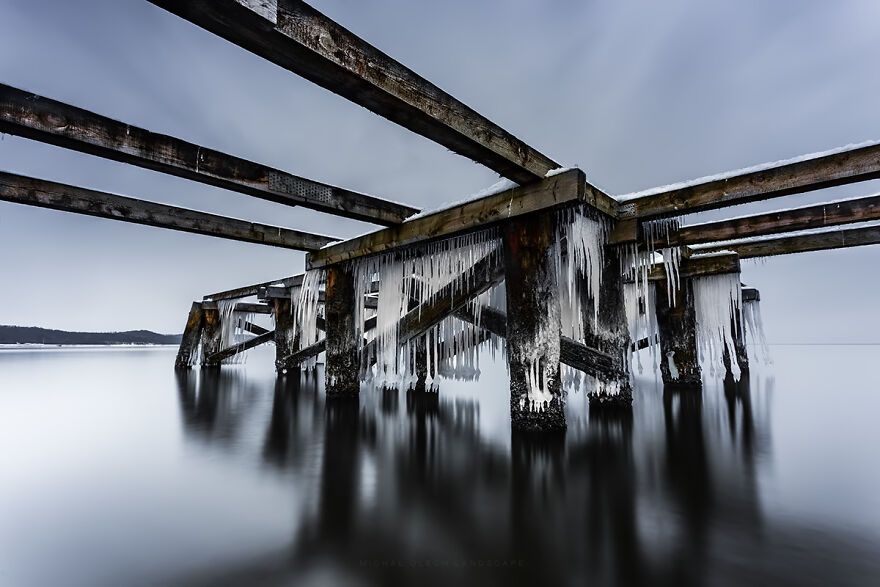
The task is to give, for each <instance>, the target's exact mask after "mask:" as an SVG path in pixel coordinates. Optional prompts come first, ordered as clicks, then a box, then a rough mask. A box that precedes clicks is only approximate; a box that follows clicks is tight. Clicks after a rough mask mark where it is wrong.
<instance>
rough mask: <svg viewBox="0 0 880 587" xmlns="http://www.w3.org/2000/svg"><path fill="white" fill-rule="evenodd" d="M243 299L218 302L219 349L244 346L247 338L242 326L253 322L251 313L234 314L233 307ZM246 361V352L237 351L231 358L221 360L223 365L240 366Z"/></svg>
mask: <svg viewBox="0 0 880 587" xmlns="http://www.w3.org/2000/svg"><path fill="white" fill-rule="evenodd" d="M244 299H245V298H234V299H230V300H219V301H218V302H217V311H218V313H219V314H220V348H221V349H226V348H229V347H231V346H236V345H241V344H244V343H245V342H246V341H247V340H248V339H249V338H251V337H250V336H249V335H248V332H247V330H245V328H244V325H245V323H247V322H253V320H254V315H253V314H252V313H249V312H248V313H236V312H235V306H236V304H238V303H239V302H241V301H243V300H244ZM245 361H247V351H239V352H237V353H236V354H234V355H232V356H231V357H227V358H226V359H223V362H222V364H224V365H242V364H244V363H245Z"/></svg>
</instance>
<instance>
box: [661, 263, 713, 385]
mask: <svg viewBox="0 0 880 587" xmlns="http://www.w3.org/2000/svg"><path fill="white" fill-rule="evenodd" d="M655 287H656V311H657V326H658V330H659V331H660V373H661V375H662V377H663V383H664V385H669V386H674V387H696V388H699V387H701V386H702V384H703V380H702V377H701V371H700V362H699V358H698V355H697V317H696V312H695V306H694V287H693V281H692V280H691V279H690V278H682V280H681V288H680V289H678V290H677V291H675V292H672V291H670V288H669V287H668V284H667V283H666V282H665V281H659V282H657V283H656V284H655ZM673 287H674V285H673ZM673 295H674V298H675V304H674V305H670V298H672V297H673ZM670 360H671V361H672V364H673V365H674V366H675V371H677V373H676V372H675V371H673V370H672V369H671V368H670Z"/></svg>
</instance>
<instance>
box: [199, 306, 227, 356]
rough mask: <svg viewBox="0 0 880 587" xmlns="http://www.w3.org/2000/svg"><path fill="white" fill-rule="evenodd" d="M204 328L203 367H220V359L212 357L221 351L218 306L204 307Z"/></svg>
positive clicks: (220, 327)
mask: <svg viewBox="0 0 880 587" xmlns="http://www.w3.org/2000/svg"><path fill="white" fill-rule="evenodd" d="M203 314H204V320H203V323H204V328H202V367H220V362H219V361H212V360H210V358H211V357H212V356H213V355H214V354H215V353H219V352H220V351H221V350H222V349H221V340H220V333H221V331H222V326H221V324H220V310H218V309H217V308H204V310H203Z"/></svg>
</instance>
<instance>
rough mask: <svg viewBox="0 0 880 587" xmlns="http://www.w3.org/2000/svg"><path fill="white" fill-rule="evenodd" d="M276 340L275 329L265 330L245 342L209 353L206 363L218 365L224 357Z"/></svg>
mask: <svg viewBox="0 0 880 587" xmlns="http://www.w3.org/2000/svg"><path fill="white" fill-rule="evenodd" d="M274 340H275V331H274V330H269V331H267V332H264V333H263V334H260V335H258V336H255V337H253V338H249V339H248V340H246V341H245V342H242V343H239V344H235V345H232V346H230V347H226V348H225V349H221V350H219V351H217V352H216V353H213V354H211V355H208V356H207V357H206V359H205V363H206V364H208V365H217V364H219V363H220V361H222V360H223V359H228V358H229V357H231V356H233V355H237V354H238V353H242V352H244V351H246V350H248V349H252V348H254V347H255V346H259V345H261V344H264V343H267V342H272V341H274Z"/></svg>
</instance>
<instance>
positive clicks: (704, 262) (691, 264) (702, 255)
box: [648, 247, 740, 281]
mask: <svg viewBox="0 0 880 587" xmlns="http://www.w3.org/2000/svg"><path fill="white" fill-rule="evenodd" d="M727 249H728V247H720V248H719V249H718V250H717V251H708V250H706V251H704V250H703V249H694V250H693V253H694V255H695V256H691V257H688V258H683V259H682V260H681V263H680V264H679V267H678V275H679V277H680V278H682V279H683V278H685V277H699V276H701V275H718V274H719V273H738V272H739V270H740V265H739V259H740V256H739V255H737V254H736V253H735V252H731V253H730V254H725V253H724V252H723V251H725V250H727ZM648 279H649V280H650V281H666V269H665V268H664V267H663V263H657V264H655V265H654V266H653V267H651V270H650V271H649V272H648Z"/></svg>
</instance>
